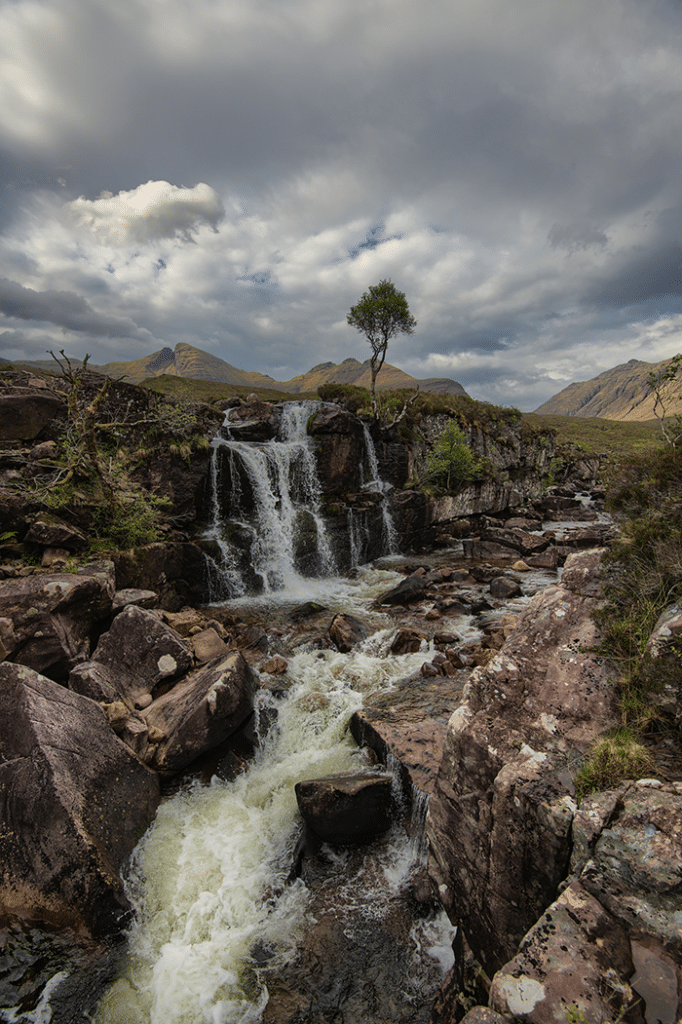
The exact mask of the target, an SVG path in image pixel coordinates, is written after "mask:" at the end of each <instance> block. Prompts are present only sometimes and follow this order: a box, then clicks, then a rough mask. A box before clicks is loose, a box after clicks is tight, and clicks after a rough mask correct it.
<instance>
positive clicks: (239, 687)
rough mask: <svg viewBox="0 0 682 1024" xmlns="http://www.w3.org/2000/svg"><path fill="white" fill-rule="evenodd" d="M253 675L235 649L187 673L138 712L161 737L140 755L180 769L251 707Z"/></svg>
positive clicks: (167, 770) (163, 768) (165, 768)
mask: <svg viewBox="0 0 682 1024" xmlns="http://www.w3.org/2000/svg"><path fill="white" fill-rule="evenodd" d="M257 689H258V675H257V673H256V672H255V671H254V670H253V669H252V668H251V667H250V666H249V665H248V664H247V662H246V661H245V660H244V658H243V656H242V655H241V654H239V653H232V654H229V655H228V656H227V657H226V658H224V659H223V660H222V661H220V662H218V663H217V664H216V663H211V664H210V665H205V666H204V667H203V668H200V669H197V670H195V671H194V672H192V673H190V674H189V675H188V676H186V677H185V678H184V679H182V680H181V681H180V682H179V683H176V684H175V686H174V687H173V689H172V690H170V691H169V692H168V693H165V694H164V695H163V696H162V697H159V699H158V700H155V701H154V702H153V703H152V704H150V706H149V707H148V708H145V710H144V711H142V712H141V715H142V718H143V719H144V721H145V723H146V725H147V728H148V729H149V732H150V735H151V733H152V729H153V728H155V729H158V730H159V731H160V732H161V733H163V735H164V737H165V738H164V740H162V741H161V742H160V743H158V744H157V745H156V746H155V747H154V748H153V749H152V750H150V751H149V752H148V754H147V755H145V760H146V761H147V763H149V764H150V765H151V766H152V767H153V768H155V769H156V770H157V771H159V772H161V773H162V774H171V773H173V772H177V771H180V770H181V769H182V768H184V767H186V765H188V764H190V762H191V761H193V760H194V759H195V758H197V757H198V756H199V754H203V753H205V752H206V751H207V750H212V749H213V747H215V746H217V745H218V744H219V743H222V742H223V740H225V739H227V737H228V736H231V735H232V733H233V732H235V731H236V729H238V728H239V726H240V725H241V724H242V723H243V722H244V721H246V719H247V718H248V717H249V715H250V714H251V713H252V712H253V696H254V694H255V692H256V690H257Z"/></svg>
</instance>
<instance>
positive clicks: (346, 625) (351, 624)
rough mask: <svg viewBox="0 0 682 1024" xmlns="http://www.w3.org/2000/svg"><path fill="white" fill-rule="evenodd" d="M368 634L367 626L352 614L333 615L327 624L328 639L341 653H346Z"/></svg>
mask: <svg viewBox="0 0 682 1024" xmlns="http://www.w3.org/2000/svg"><path fill="white" fill-rule="evenodd" d="M368 636H369V630H368V629H367V626H365V624H364V623H363V622H360V620H359V619H356V618H355V617H354V616H353V615H335V616H334V618H333V619H332V621H331V624H330V626H329V639H330V640H331V642H332V643H333V644H334V646H335V647H336V649H337V651H340V652H341V653H342V654H347V653H348V651H351V650H352V649H353V648H354V647H355V646H356V645H357V644H359V643H361V642H362V641H363V640H366V639H367V637H368Z"/></svg>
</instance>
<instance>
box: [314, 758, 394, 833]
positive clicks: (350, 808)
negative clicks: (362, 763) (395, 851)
mask: <svg viewBox="0 0 682 1024" xmlns="http://www.w3.org/2000/svg"><path fill="white" fill-rule="evenodd" d="M294 788H295V791H296V800H297V801H298V807H299V810H300V812H301V817H302V818H303V820H304V821H305V823H306V825H307V826H308V827H309V828H310V829H312V831H313V832H314V833H315V835H316V836H318V837H319V838H320V839H321V840H322V841H323V842H325V843H335V844H338V845H342V846H345V845H348V844H354V843H368V842H371V841H372V840H373V839H375V838H376V837H377V836H378V835H381V834H382V833H383V832H386V831H387V830H388V829H389V828H390V827H391V824H392V822H393V819H394V816H395V805H394V799H393V776H392V775H389V774H387V773H383V772H382V773H380V772H376V771H366V772H356V773H354V774H348V775H329V776H326V777H324V778H319V779H307V780H305V781H302V782H297V783H296V786H295V787H294Z"/></svg>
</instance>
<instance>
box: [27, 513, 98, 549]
mask: <svg viewBox="0 0 682 1024" xmlns="http://www.w3.org/2000/svg"><path fill="white" fill-rule="evenodd" d="M24 543H25V544H43V545H44V546H45V547H50V548H66V549H67V550H68V551H82V550H83V549H84V548H85V547H87V544H88V538H87V536H86V534H84V533H83V531H82V530H79V529H78V527H76V526H71V525H70V524H69V523H65V522H64V520H63V519H60V518H59V517H58V516H55V515H51V514H48V513H46V512H41V513H40V514H39V515H38V516H36V518H35V519H34V520H33V523H32V525H31V527H30V529H29V531H28V533H27V534H26V536H25V537H24Z"/></svg>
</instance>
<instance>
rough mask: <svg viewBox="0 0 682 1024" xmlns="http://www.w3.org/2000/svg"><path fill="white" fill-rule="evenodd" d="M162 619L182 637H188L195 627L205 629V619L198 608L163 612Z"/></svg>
mask: <svg viewBox="0 0 682 1024" xmlns="http://www.w3.org/2000/svg"><path fill="white" fill-rule="evenodd" d="M161 617H162V619H163V621H164V622H165V623H166V624H167V625H169V626H170V627H171V629H174V630H175V632H176V633H179V634H180V636H184V637H188V636H189V635H190V633H191V631H192V630H193V629H194V628H195V627H198V628H199V629H203V628H204V617H203V615H201V614H200V613H199V612H198V611H197V610H196V608H183V609H182V610H181V611H179V612H163V613H162V616H161Z"/></svg>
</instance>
